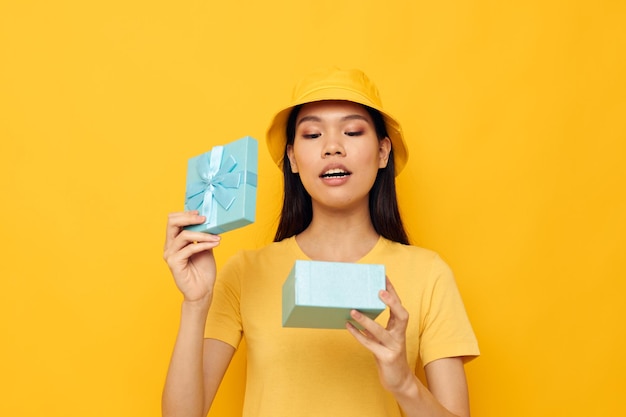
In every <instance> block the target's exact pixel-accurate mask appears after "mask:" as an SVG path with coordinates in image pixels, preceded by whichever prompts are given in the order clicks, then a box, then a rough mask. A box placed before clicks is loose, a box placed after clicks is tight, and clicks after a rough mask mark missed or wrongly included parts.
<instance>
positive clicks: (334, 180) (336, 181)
mask: <svg viewBox="0 0 626 417" xmlns="http://www.w3.org/2000/svg"><path fill="white" fill-rule="evenodd" d="M333 169H339V170H342V171H345V172H346V173H347V175H343V176H341V177H333V176H331V177H324V176H323V175H324V173H325V172H328V171H329V170H333ZM350 175H352V171H350V170H349V169H348V168H346V166H345V165H342V164H338V163H332V164H328V165H326V166H325V167H324V169H323V170H322V172H320V175H319V178H320V179H321V180H322V181H323V182H324V184H326V185H332V186H337V185H342V184H345V183H346V182H347V181H348V179H349V178H350Z"/></svg>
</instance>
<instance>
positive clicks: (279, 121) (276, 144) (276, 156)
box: [267, 87, 409, 176]
mask: <svg viewBox="0 0 626 417" xmlns="http://www.w3.org/2000/svg"><path fill="white" fill-rule="evenodd" d="M326 100H345V101H352V102H354V103H359V104H362V105H364V106H368V107H371V108H373V109H376V110H378V111H379V112H380V113H381V114H382V116H383V119H384V121H385V126H386V128H387V135H388V136H389V139H390V140H391V147H392V149H393V155H394V165H395V175H396V176H397V175H398V174H399V173H400V172H401V171H402V169H403V168H404V167H405V165H406V162H407V160H408V157H409V154H408V149H407V147H406V145H405V143H404V138H403V135H402V129H401V127H400V123H398V122H397V121H396V119H395V118H394V117H393V116H391V115H390V114H389V113H387V112H386V111H384V110H383V109H381V108H380V106H378V105H376V103H373V102H372V101H371V100H369V99H368V98H367V97H365V96H364V95H363V94H361V93H360V92H358V91H356V90H351V89H346V88H345V87H325V88H320V89H318V90H313V91H309V92H308V93H307V94H306V95H305V96H303V97H300V98H298V99H297V100H294V101H293V102H292V103H291V104H290V105H289V106H288V107H286V108H284V109H283V110H281V111H279V112H278V113H277V114H276V115H275V116H274V119H273V120H272V123H271V125H270V127H269V128H268V130H267V147H268V149H269V152H270V155H271V157H272V159H273V160H274V162H275V163H276V164H277V165H278V167H279V168H281V169H282V166H283V158H284V155H285V147H286V146H287V132H286V126H287V119H289V115H290V114H291V110H292V109H293V108H294V107H295V106H298V105H301V104H306V103H313V102H316V101H326Z"/></svg>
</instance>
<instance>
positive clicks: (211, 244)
mask: <svg viewBox="0 0 626 417" xmlns="http://www.w3.org/2000/svg"><path fill="white" fill-rule="evenodd" d="M219 244H220V242H219V240H215V241H207V242H198V243H196V244H189V245H187V246H185V247H183V248H182V249H181V250H179V251H177V252H175V253H172V254H171V255H170V256H169V257H167V258H166V261H167V263H168V264H169V265H170V267H174V266H176V267H177V268H181V267H182V268H185V267H186V266H187V265H188V263H189V258H191V257H192V256H194V255H197V254H199V253H202V252H206V251H209V250H212V249H214V248H216V247H217V246H219Z"/></svg>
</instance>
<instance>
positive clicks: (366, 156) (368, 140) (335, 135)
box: [287, 101, 391, 208]
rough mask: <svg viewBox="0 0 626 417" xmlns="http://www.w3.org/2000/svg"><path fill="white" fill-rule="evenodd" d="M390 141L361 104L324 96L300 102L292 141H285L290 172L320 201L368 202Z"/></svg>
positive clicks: (333, 203) (332, 203)
mask: <svg viewBox="0 0 626 417" xmlns="http://www.w3.org/2000/svg"><path fill="white" fill-rule="evenodd" d="M390 150H391V141H390V140H389V138H383V139H380V140H379V138H378V137H377V136H376V130H375V127H374V123H373V121H372V118H371V117H370V115H369V113H368V112H367V110H366V109H365V108H364V107H363V106H361V105H360V104H356V103H352V102H349V101H320V102H315V103H309V104H305V105H304V106H302V108H301V109H300V112H299V113H298V117H297V119H296V129H295V139H294V143H293V145H289V146H287V156H288V157H289V162H290V164H291V168H292V172H294V173H298V174H299V175H300V179H301V181H302V184H303V185H304V187H305V188H306V190H307V192H308V193H309V194H310V195H311V199H312V200H313V204H314V206H315V205H316V204H322V205H328V206H333V207H337V208H339V207H346V206H350V205H354V204H367V199H368V195H369V191H370V189H371V188H372V185H373V184H374V180H375V179H376V175H377V173H378V170H379V169H380V168H384V167H386V166H387V161H388V159H389V152H390Z"/></svg>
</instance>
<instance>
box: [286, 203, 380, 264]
mask: <svg viewBox="0 0 626 417" xmlns="http://www.w3.org/2000/svg"><path fill="white" fill-rule="evenodd" d="M378 239H379V235H378V233H376V231H375V230H374V227H373V226H372V221H371V219H370V214H369V209H368V208H366V209H361V210H356V211H337V210H332V209H329V210H326V209H323V208H315V207H314V209H313V219H312V221H311V224H310V225H309V227H307V229H306V230H305V231H303V232H302V233H300V234H299V235H298V236H296V241H297V242H298V245H299V246H300V248H301V249H302V251H303V252H304V253H305V254H306V255H307V256H308V257H310V258H311V259H313V260H320V261H333V262H356V261H358V260H359V259H361V258H362V257H363V256H365V255H366V254H367V253H368V252H369V251H370V250H371V249H372V248H373V247H374V246H375V245H376V242H378Z"/></svg>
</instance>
